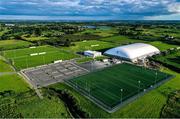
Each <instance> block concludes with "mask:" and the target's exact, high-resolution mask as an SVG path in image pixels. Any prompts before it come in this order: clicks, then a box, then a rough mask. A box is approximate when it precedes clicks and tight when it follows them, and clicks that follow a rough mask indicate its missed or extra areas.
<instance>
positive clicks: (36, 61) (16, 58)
mask: <svg viewBox="0 0 180 119" xmlns="http://www.w3.org/2000/svg"><path fill="white" fill-rule="evenodd" d="M43 52H45V54H41V55H40V54H39V53H43ZM34 53H38V55H35V56H31V55H30V54H34ZM3 54H4V57H5V58H7V59H9V60H10V61H11V62H12V64H13V65H14V66H15V67H16V68H17V69H18V70H20V69H24V68H29V67H34V66H39V65H43V64H49V63H52V62H53V61H55V60H69V59H72V58H75V57H77V56H76V55H74V54H72V53H69V52H66V51H63V50H60V49H58V48H55V47H52V46H40V47H36V48H25V49H17V50H8V51H4V53H3Z"/></svg>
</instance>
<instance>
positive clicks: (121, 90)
mask: <svg viewBox="0 0 180 119" xmlns="http://www.w3.org/2000/svg"><path fill="white" fill-rule="evenodd" d="M122 93H123V89H121V103H122Z"/></svg>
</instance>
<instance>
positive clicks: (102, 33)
mask: <svg viewBox="0 0 180 119" xmlns="http://www.w3.org/2000/svg"><path fill="white" fill-rule="evenodd" d="M117 33H118V31H117V30H116V29H114V28H108V29H107V28H102V27H101V28H99V29H96V30H94V29H87V30H85V31H83V32H80V33H76V35H81V34H91V35H98V36H100V37H110V36H113V35H114V34H117Z"/></svg>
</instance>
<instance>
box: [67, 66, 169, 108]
mask: <svg viewBox="0 0 180 119" xmlns="http://www.w3.org/2000/svg"><path fill="white" fill-rule="evenodd" d="M168 77H170V75H168V74H165V73H162V72H159V71H155V70H151V69H145V68H144V67H138V66H134V65H131V64H119V65H115V66H113V67H109V68H105V69H103V70H99V71H96V72H92V73H90V74H87V75H84V76H81V77H77V78H74V79H71V80H69V81H68V83H69V84H70V85H71V86H73V87H74V88H76V89H77V90H78V91H80V92H82V93H83V94H85V95H86V96H89V97H90V98H91V99H92V100H94V101H95V102H96V103H98V104H99V105H101V106H103V107H104V108H106V109H108V110H111V109H113V108H114V107H115V106H117V105H118V104H121V102H123V101H125V100H127V99H129V98H130V97H132V96H135V95H136V94H138V93H140V92H143V91H146V89H148V88H150V87H152V86H153V85H155V84H157V83H158V82H160V81H162V80H164V79H167V78H168Z"/></svg>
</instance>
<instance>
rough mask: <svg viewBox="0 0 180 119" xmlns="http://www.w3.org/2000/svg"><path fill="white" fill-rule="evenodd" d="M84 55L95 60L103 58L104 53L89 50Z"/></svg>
mask: <svg viewBox="0 0 180 119" xmlns="http://www.w3.org/2000/svg"><path fill="white" fill-rule="evenodd" d="M84 55H85V56H89V57H93V58H95V57H99V56H102V53H101V52H97V51H91V50H87V51H84Z"/></svg>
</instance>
